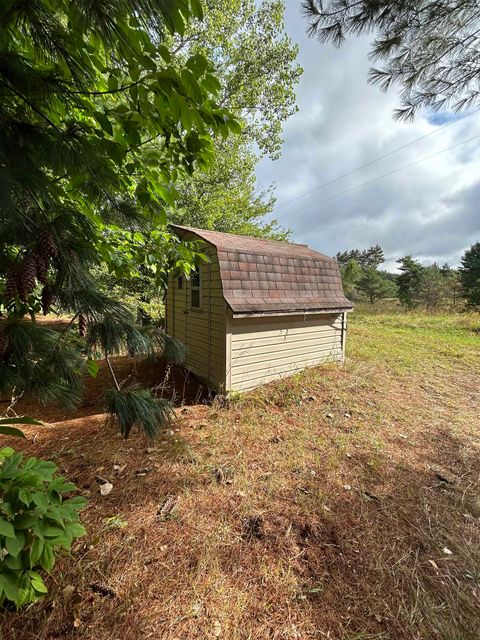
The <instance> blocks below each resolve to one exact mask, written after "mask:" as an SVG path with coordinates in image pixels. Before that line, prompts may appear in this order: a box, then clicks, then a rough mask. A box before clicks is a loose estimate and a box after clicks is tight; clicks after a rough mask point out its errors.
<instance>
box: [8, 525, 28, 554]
mask: <svg viewBox="0 0 480 640" xmlns="http://www.w3.org/2000/svg"><path fill="white" fill-rule="evenodd" d="M24 545H25V534H24V533H23V532H22V531H17V532H16V535H15V537H14V538H7V539H6V541H5V547H6V549H7V551H8V553H9V554H10V555H12V556H14V557H16V556H18V554H19V553H20V551H21V550H22V549H23V547H24Z"/></svg>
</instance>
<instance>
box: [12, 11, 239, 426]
mask: <svg viewBox="0 0 480 640" xmlns="http://www.w3.org/2000/svg"><path fill="white" fill-rule="evenodd" d="M193 18H195V19H197V20H201V19H202V6H201V3H200V2H199V0H181V1H174V0H99V1H97V2H95V3H92V2H90V1H89V0H78V1H76V2H70V1H68V0H55V1H53V0H38V1H37V2H28V3H26V2H23V1H22V0H9V1H8V2H6V3H3V4H2V8H1V9H0V60H1V63H0V158H1V161H0V184H1V185H2V198H1V201H0V276H1V277H2V280H3V289H2V292H1V298H0V303H1V309H0V311H1V313H2V316H3V319H2V320H0V359H1V361H0V390H1V391H2V392H11V391H12V390H15V392H16V393H23V392H32V393H35V394H36V395H37V396H38V397H39V398H40V399H41V400H42V401H44V402H49V401H59V402H60V401H62V402H64V403H66V404H69V405H70V406H72V405H73V404H74V403H75V402H77V401H78V399H79V396H80V393H81V375H82V372H83V371H82V366H81V365H82V363H85V357H84V353H85V352H86V351H85V349H86V350H87V352H88V351H91V352H92V353H94V352H95V351H96V350H99V349H100V350H101V351H103V353H105V354H106V355H107V356H108V354H111V353H117V352H119V351H121V350H122V349H124V348H127V347H128V349H129V350H130V352H131V353H134V354H138V355H146V356H147V355H148V356H149V355H152V353H153V352H155V351H156V350H165V349H167V350H168V348H167V347H168V344H167V340H166V337H165V336H164V335H161V334H160V333H158V332H156V333H151V334H150V335H147V334H146V333H145V332H144V333H143V334H142V333H141V332H140V331H139V330H138V329H137V328H136V327H135V326H134V319H133V318H132V316H131V313H130V311H129V310H128V309H127V308H126V307H125V306H124V305H122V304H120V303H119V302H118V301H116V300H114V299H112V298H110V297H108V296H107V295H105V294H104V293H102V292H100V291H99V290H98V287H97V286H96V282H95V279H94V278H93V277H92V267H94V266H95V265H99V264H105V265H106V266H107V267H108V269H110V270H111V271H112V272H114V273H115V274H116V275H117V276H120V275H131V274H133V273H136V272H137V271H138V270H139V269H140V268H142V269H143V270H150V271H151V272H152V273H156V271H157V265H158V264H160V265H161V264H162V262H163V263H166V262H167V261H169V262H170V263H173V264H175V265H176V266H177V268H179V269H184V270H186V271H188V270H189V269H190V268H192V266H193V263H194V252H193V251H192V250H190V249H192V248H189V247H187V246H184V245H181V244H179V242H178V241H177V240H176V239H175V237H173V236H172V235H171V234H170V233H169V232H168V231H167V228H166V226H165V225H166V222H167V215H166V210H167V207H168V206H171V205H172V204H173V202H174V200H175V198H176V197H177V196H178V191H177V189H176V185H177V184H178V182H179V181H181V180H183V179H185V178H186V177H187V176H190V175H191V174H192V173H193V172H194V170H195V168H197V167H203V168H207V167H208V165H209V163H210V162H211V160H212V157H213V143H212V137H213V136H217V135H219V136H223V137H225V138H227V137H228V135H229V133H230V132H235V133H239V132H240V130H241V126H240V124H239V123H238V121H237V120H236V119H235V118H234V117H233V116H232V115H231V113H230V112H229V111H228V109H227V108H225V107H224V106H222V105H221V104H220V101H219V100H220V89H221V85H220V83H219V81H218V79H217V78H216V77H215V73H214V69H213V68H212V65H211V63H210V61H209V60H208V59H206V58H205V57H204V56H202V55H201V54H200V53H198V52H196V53H192V54H191V55H187V56H186V57H185V59H184V60H183V63H182V64H179V63H178V61H177V60H174V59H173V56H172V53H171V51H170V50H169V48H168V47H167V46H166V44H165V42H168V37H169V36H168V34H170V37H171V36H173V35H174V34H178V35H179V37H181V36H182V34H184V33H185V29H186V25H187V22H188V20H190V19H193ZM52 306H53V308H56V309H57V310H60V311H64V312H66V313H68V314H69V315H70V316H71V317H72V318H73V320H72V324H73V322H74V321H75V320H77V321H78V330H79V332H80V335H81V337H82V338H85V341H86V342H85V347H82V346H79V345H78V343H77V342H76V341H75V340H73V339H72V338H71V337H70V332H69V331H65V332H64V333H63V334H61V335H60V336H58V335H57V333H56V332H54V331H52V330H50V329H48V328H47V327H45V326H43V325H40V324H38V323H36V322H25V321H24V320H23V318H24V316H25V314H30V316H31V318H32V319H33V320H35V317H36V314H37V313H38V312H39V311H41V310H42V309H43V311H44V312H45V313H47V312H48V311H49V310H50V309H51V308H52ZM170 352H171V353H172V355H173V351H172V350H170ZM174 357H176V356H174ZM113 381H114V383H115V384H114V386H115V391H116V392H117V394H118V393H120V392H121V391H120V387H119V384H118V381H117V380H116V379H115V376H114V374H113ZM129 397H130V399H131V398H132V397H133V396H129ZM135 402H136V405H135V407H133V405H134V404H135ZM135 402H130V404H129V406H130V409H132V407H133V413H134V414H135V415H137V417H138V415H141V414H143V415H145V416H147V415H148V416H149V418H148V420H149V423H148V425H145V424H144V425H143V426H146V427H148V430H149V432H150V433H152V432H153V430H154V429H153V427H152V425H154V424H155V422H156V421H157V422H158V423H161V422H162V419H163V415H164V413H163V412H162V410H161V409H160V408H159V407H158V404H156V405H155V406H154V404H155V403H153V400H152V402H150V399H149V398H147V397H146V396H145V395H144V394H140V393H139V394H137V397H136V401H135ZM149 403H150V404H149ZM110 406H111V407H122V409H124V408H125V403H122V402H121V401H120V400H119V398H118V396H116V397H110ZM142 407H143V409H142ZM122 416H123V431H124V433H128V431H129V429H130V428H131V426H132V425H131V418H132V413H130V415H129V416H127V413H126V412H125V411H122V415H120V414H117V417H118V418H119V419H121V418H122ZM121 426H122V424H121Z"/></svg>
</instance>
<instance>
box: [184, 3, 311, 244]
mask: <svg viewBox="0 0 480 640" xmlns="http://www.w3.org/2000/svg"><path fill="white" fill-rule="evenodd" d="M172 48H173V50H174V51H175V59H176V60H177V61H178V62H179V63H180V64H184V62H185V57H186V56H188V55H192V54H193V53H196V54H200V55H202V56H204V57H206V58H207V59H208V60H209V61H210V63H211V65H212V67H213V68H214V70H215V74H216V76H217V78H218V79H219V80H220V84H221V91H220V94H219V102H220V104H222V105H223V106H225V107H227V108H228V109H229V111H230V112H232V113H233V114H234V115H235V117H236V118H237V119H238V120H239V121H240V122H241V123H242V132H241V135H240V136H236V137H230V138H228V139H227V140H224V139H223V138H222V137H221V136H218V135H217V136H216V138H215V141H214V142H215V144H214V160H213V162H212V163H211V165H210V166H209V167H208V168H203V167H202V168H201V169H200V170H199V171H197V172H195V174H194V175H193V176H192V178H191V179H190V180H189V181H185V182H184V183H183V184H182V185H180V186H179V191H180V193H181V197H180V200H179V202H178V203H176V206H175V208H174V209H173V210H172V211H171V217H172V219H173V220H175V221H178V222H180V223H183V224H191V225H193V226H200V227H205V228H211V229H217V230H219V231H227V232H233V233H247V234H250V235H262V236H269V237H275V238H285V237H286V235H287V234H286V232H285V231H283V230H282V229H280V228H279V227H278V226H277V224H276V223H275V222H273V223H269V224H265V223H264V222H262V220H263V218H264V216H265V215H266V214H267V213H270V212H271V211H272V209H273V206H274V203H275V199H274V197H273V194H272V190H271V189H267V190H265V191H260V192H258V191H257V189H256V178H255V167H256V164H257V162H258V160H259V158H260V157H262V156H264V155H267V156H269V157H271V158H273V159H275V158H277V157H278V156H279V153H280V149H281V144H282V128H283V124H284V122H285V121H286V120H287V119H288V118H289V117H290V116H291V115H292V114H293V113H295V111H296V110H297V107H296V103H295V88H296V84H297V82H298V79H299V77H300V75H301V73H302V69H301V68H300V67H299V65H298V64H297V63H296V57H297V54H298V47H297V46H296V45H295V44H294V43H293V42H292V41H291V39H290V38H289V37H288V36H287V34H286V32H285V25H284V2H283V0H262V1H261V2H255V1H254V0H233V1H232V0H209V2H208V3H207V9H206V11H205V19H204V20H203V21H198V20H196V21H192V22H191V23H190V24H189V27H188V29H187V30H186V31H185V33H184V34H183V36H178V35H176V36H172Z"/></svg>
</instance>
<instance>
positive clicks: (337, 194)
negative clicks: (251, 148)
mask: <svg viewBox="0 0 480 640" xmlns="http://www.w3.org/2000/svg"><path fill="white" fill-rule="evenodd" d="M477 138H480V135H478V136H473V137H472V138H468V140H463V141H462V142H457V143H456V144H452V145H451V146H449V147H446V148H445V149H441V150H440V151H437V152H436V153H432V154H430V155H429V156H425V157H423V158H419V159H418V160H414V161H413V162H409V163H408V164H404V165H403V166H401V167H398V169H394V170H393V171H388V173H383V174H382V175H381V176H377V177H376V178H372V179H371V180H367V182H362V183H361V184H358V185H356V186H354V187H351V188H350V189H345V191H340V192H339V193H335V194H333V195H331V196H329V197H328V198H324V199H323V200H318V201H317V202H313V203H312V204H309V205H307V206H306V207H302V208H301V209H296V210H295V211H288V212H287V213H284V214H280V215H279V216H275V215H274V217H275V218H276V219H280V218H283V217H285V216H286V215H291V214H292V213H300V212H301V211H305V210H306V209H310V208H311V207H315V206H318V205H319V204H322V203H324V202H328V200H333V199H334V198H339V197H340V196H343V195H346V194H347V193H351V192H352V191H356V190H357V189H361V188H362V187H365V186H367V185H369V184H371V183H372V182H376V181H377V180H381V179H382V178H386V177H387V176H391V175H393V174H394V173H398V172H399V171H403V169H407V168H408V167H412V166H413V165H415V164H419V163H420V162H425V160H430V158H434V157H435V156H439V155H441V154H442V153H445V152H447V151H450V150H451V149H455V148H456V147H460V146H462V145H463V144H467V143H468V142H471V141H472V140H477Z"/></svg>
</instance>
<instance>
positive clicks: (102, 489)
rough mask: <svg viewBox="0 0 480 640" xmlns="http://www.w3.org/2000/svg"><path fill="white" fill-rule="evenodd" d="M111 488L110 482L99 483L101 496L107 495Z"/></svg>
mask: <svg viewBox="0 0 480 640" xmlns="http://www.w3.org/2000/svg"><path fill="white" fill-rule="evenodd" d="M112 489H113V484H112V483H111V482H104V483H103V484H101V485H100V493H101V495H102V496H108V494H109V493H110V492H111V490H112Z"/></svg>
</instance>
